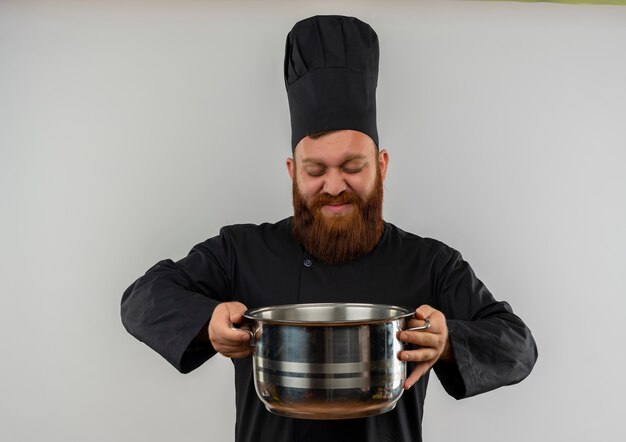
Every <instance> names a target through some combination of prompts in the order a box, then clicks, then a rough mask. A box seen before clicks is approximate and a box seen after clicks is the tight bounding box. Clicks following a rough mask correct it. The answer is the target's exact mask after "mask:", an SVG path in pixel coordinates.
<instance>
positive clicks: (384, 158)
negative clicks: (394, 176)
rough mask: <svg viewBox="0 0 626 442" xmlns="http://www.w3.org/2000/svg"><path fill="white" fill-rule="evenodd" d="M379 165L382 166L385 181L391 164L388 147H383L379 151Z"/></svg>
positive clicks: (382, 175) (381, 174) (381, 173)
mask: <svg viewBox="0 0 626 442" xmlns="http://www.w3.org/2000/svg"><path fill="white" fill-rule="evenodd" d="M378 165H379V166H380V176H381V177H382V179H383V181H384V180H385V176H386V175H387V166H388V165H389V154H388V153H387V150H386V149H382V150H381V151H380V152H378Z"/></svg>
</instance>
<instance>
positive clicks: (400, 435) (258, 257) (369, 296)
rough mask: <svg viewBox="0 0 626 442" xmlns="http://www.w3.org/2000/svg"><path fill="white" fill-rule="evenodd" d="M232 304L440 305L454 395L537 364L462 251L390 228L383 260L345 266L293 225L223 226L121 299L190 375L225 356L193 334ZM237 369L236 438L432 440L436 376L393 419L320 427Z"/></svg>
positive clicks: (277, 441) (248, 370)
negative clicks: (281, 405)
mask: <svg viewBox="0 0 626 442" xmlns="http://www.w3.org/2000/svg"><path fill="white" fill-rule="evenodd" d="M225 301H239V302H242V303H243V304H245V305H246V306H247V307H248V308H255V307H262V306H269V305H277V304H293V303H308V302H364V303H379V304H383V303H384V304H393V305H401V306H407V307H411V308H417V307H419V306H420V305H422V304H429V305H431V306H432V307H434V308H436V309H438V310H440V311H441V312H443V314H444V315H445V316H446V319H447V324H448V329H449V334H450V341H451V345H452V350H453V352H454V357H455V360H456V362H455V363H454V364H446V363H444V362H438V363H436V364H435V366H434V369H435V372H436V374H437V376H438V377H439V379H440V381H441V383H442V385H443V387H444V388H445V390H446V391H447V392H448V393H449V394H450V395H452V396H453V397H455V398H464V397H468V396H473V395H476V394H479V393H483V392H486V391H489V390H492V389H494V388H498V387H500V386H503V385H509V384H514V383H516V382H519V381H521V380H522V379H524V378H525V377H526V376H527V375H528V374H529V373H530V371H531V369H532V367H533V365H534V363H535V361H536V358H537V350H536V347H535V342H534V340H533V337H532V335H531V332H530V330H529V329H528V328H527V327H526V326H525V325H524V323H523V322H522V321H521V319H520V318H518V317H517V316H515V315H514V314H513V312H512V310H511V307H510V306H509V305H508V304H507V303H506V302H497V301H496V300H495V299H494V298H493V296H492V295H491V293H490V292H489V291H488V290H487V288H486V287H485V286H484V285H483V283H482V282H481V281H480V280H479V279H478V278H477V277H476V276H475V275H474V272H473V271H472V269H471V268H470V266H469V265H468V263H467V262H465V261H464V260H463V259H462V257H461V255H460V254H459V253H458V252H457V251H456V250H454V249H452V248H450V247H448V246H446V245H445V244H443V243H441V242H439V241H436V240H433V239H427V238H421V237H419V236H416V235H413V234H411V233H407V232H404V231H402V230H401V229H399V228H397V227H396V226H394V225H392V224H389V223H385V230H384V233H383V235H382V237H381V239H380V242H379V243H378V245H377V246H376V248H375V249H374V250H373V251H372V252H370V253H369V254H367V255H365V256H363V257H361V258H359V259H357V260H354V261H352V262H349V263H346V264H341V265H327V264H324V263H321V262H318V261H316V260H315V259H314V258H313V257H312V256H310V255H309V254H308V253H307V252H306V251H305V250H303V248H302V246H300V244H299V243H297V242H296V241H295V240H294V239H293V237H292V236H291V218H287V219H285V220H282V221H280V222H278V223H276V224H262V225H259V226H256V225H235V226H229V227H224V228H223V229H222V230H221V232H220V234H219V236H216V237H214V238H211V239H208V240H206V241H204V242H202V243H200V244H198V245H196V246H195V247H194V248H193V249H192V250H191V252H190V253H189V255H188V256H187V257H185V258H183V259H181V260H180V261H177V262H173V261H172V260H164V261H161V262H159V263H157V264H156V265H155V266H154V267H152V268H151V269H149V270H148V271H147V272H146V274H145V275H144V276H142V277H141V278H139V279H138V280H137V281H135V283H133V284H132V285H131V286H130V287H129V288H128V289H127V290H126V291H125V292H124V295H123V298H122V321H123V324H124V326H125V327H126V329H127V330H128V331H129V332H130V333H131V334H132V335H134V336H135V337H136V338H137V339H139V340H140V341H143V342H145V343H146V344H147V345H148V346H150V347H151V348H152V349H154V350H155V351H157V352H158V353H159V354H161V355H162V356H163V357H164V358H165V359H166V360H167V361H169V362H170V363H171V364H172V365H173V366H174V367H176V368H177V369H178V370H179V371H181V372H183V373H187V372H189V371H191V370H193V369H195V368H197V367H198V366H199V365H201V364H202V363H204V362H205V361H206V360H207V359H209V358H210V357H211V356H213V355H214V354H215V350H214V349H213V348H212V346H211V345H210V344H203V343H199V342H197V341H196V340H194V338H195V337H196V335H197V334H198V333H199V331H200V330H201V328H202V327H204V326H205V324H206V323H207V321H208V320H209V319H210V317H211V314H212V312H213V309H214V308H215V307H216V306H217V304H218V303H220V302H225ZM232 361H233V364H234V366H235V387H236V406H237V423H236V426H235V434H236V441H237V442H252V441H255V442H260V441H268V442H270V441H271V442H283V441H299V442H301V441H315V442H318V441H324V442H333V441H341V442H345V441H351V440H359V441H372V442H374V441H376V442H380V441H393V442H401V441H406V442H409V441H411V442H413V441H421V422H422V415H423V405H424V399H425V396H426V386H427V383H428V374H427V375H425V376H423V377H422V378H421V379H420V380H419V381H418V382H417V383H416V385H415V386H414V387H413V388H411V389H410V390H408V391H405V392H404V394H403V395H402V397H401V399H400V400H399V402H398V403H397V405H396V407H395V409H394V410H392V411H390V412H387V413H384V414H382V415H378V416H374V417H368V418H362V419H349V420H336V421H313V420H302V419H291V418H286V417H281V416H277V415H275V414H272V413H270V412H268V411H267V410H266V409H265V407H264V406H263V404H262V403H261V401H260V400H259V398H258V397H257V395H256V392H255V389H254V381H253V375H252V360H251V358H250V357H247V358H244V359H233V360H232ZM411 369H412V367H411V366H410V365H409V367H408V370H411ZM207 437H208V436H207ZM207 440H208V439H207Z"/></svg>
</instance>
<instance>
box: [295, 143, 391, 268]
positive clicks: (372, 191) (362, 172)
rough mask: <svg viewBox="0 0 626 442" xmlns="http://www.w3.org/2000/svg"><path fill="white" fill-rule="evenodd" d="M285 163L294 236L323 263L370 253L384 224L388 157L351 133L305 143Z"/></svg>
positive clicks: (339, 261)
mask: <svg viewBox="0 0 626 442" xmlns="http://www.w3.org/2000/svg"><path fill="white" fill-rule="evenodd" d="M295 155H296V157H295V160H294V159H288V160H287V167H288V170H289V174H290V175H291V177H292V180H293V206H294V216H293V235H294V238H295V239H296V240H297V241H298V242H300V244H302V245H303V247H304V248H305V250H307V251H308V252H309V253H310V254H311V255H313V256H314V257H316V258H317V259H318V260H320V261H322V262H326V263H329V264H340V263H344V262H347V261H351V260H353V259H356V258H358V257H359V256H362V255H364V254H366V253H368V252H370V251H371V250H372V249H373V248H374V247H375V246H376V244H377V243H378V240H379V239H380V236H381V234H382V231H383V229H384V222H383V219H382V200H383V189H382V180H383V177H384V174H385V173H386V171H387V162H388V158H387V152H386V151H381V152H377V150H376V147H375V145H374V143H373V141H372V140H371V139H370V138H369V137H367V136H366V135H364V134H362V133H360V132H354V131H341V132H333V133H329V134H327V135H323V136H322V137H320V138H317V139H311V138H307V139H305V140H303V141H302V142H301V143H300V144H299V145H298V147H297V148H296V152H295Z"/></svg>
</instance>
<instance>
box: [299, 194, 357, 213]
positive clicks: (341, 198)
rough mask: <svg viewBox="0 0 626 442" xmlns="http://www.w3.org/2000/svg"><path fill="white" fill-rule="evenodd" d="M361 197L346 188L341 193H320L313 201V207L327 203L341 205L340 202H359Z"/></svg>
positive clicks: (319, 206)
mask: <svg viewBox="0 0 626 442" xmlns="http://www.w3.org/2000/svg"><path fill="white" fill-rule="evenodd" d="M360 202H361V198H360V197H359V196H358V195H357V194H356V193H354V192H350V191H346V190H344V191H343V192H341V193H340V194H339V195H334V196H333V195H330V194H329V193H322V194H320V195H318V196H317V197H316V198H315V199H314V200H313V201H312V203H311V208H312V209H320V208H322V206H326V205H339V204H359V203H360Z"/></svg>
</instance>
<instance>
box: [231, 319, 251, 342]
mask: <svg viewBox="0 0 626 442" xmlns="http://www.w3.org/2000/svg"><path fill="white" fill-rule="evenodd" d="M230 329H231V330H234V331H242V332H246V333H248V334H249V335H250V347H255V346H256V329H255V330H254V331H253V330H250V329H247V328H243V327H239V326H238V324H231V325H230Z"/></svg>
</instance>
